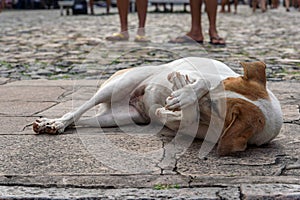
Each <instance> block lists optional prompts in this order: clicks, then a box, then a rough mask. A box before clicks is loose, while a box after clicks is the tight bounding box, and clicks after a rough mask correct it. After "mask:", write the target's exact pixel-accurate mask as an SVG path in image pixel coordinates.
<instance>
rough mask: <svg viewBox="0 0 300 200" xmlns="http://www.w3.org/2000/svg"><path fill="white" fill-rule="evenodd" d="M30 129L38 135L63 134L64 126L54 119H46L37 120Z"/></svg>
mask: <svg viewBox="0 0 300 200" xmlns="http://www.w3.org/2000/svg"><path fill="white" fill-rule="evenodd" d="M32 127H33V131H34V132H36V133H38V134H41V133H47V134H57V133H63V132H64V130H65V124H64V123H63V122H61V121H59V120H56V119H47V118H41V119H37V120H36V121H35V122H33V125H32Z"/></svg>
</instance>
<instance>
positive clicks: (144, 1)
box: [136, 0, 148, 36]
mask: <svg viewBox="0 0 300 200" xmlns="http://www.w3.org/2000/svg"><path fill="white" fill-rule="evenodd" d="M136 7H137V12H138V18H139V27H138V31H137V34H138V35H140V36H144V35H145V24H146V17H147V8H148V0H138V1H136Z"/></svg>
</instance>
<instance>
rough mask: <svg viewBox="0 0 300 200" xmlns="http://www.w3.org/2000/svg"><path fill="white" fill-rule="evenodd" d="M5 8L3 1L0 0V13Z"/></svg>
mask: <svg viewBox="0 0 300 200" xmlns="http://www.w3.org/2000/svg"><path fill="white" fill-rule="evenodd" d="M4 8H5V0H0V12H1V11H2V9H4Z"/></svg>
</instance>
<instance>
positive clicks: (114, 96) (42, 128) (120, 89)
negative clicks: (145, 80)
mask: <svg viewBox="0 0 300 200" xmlns="http://www.w3.org/2000/svg"><path fill="white" fill-rule="evenodd" d="M129 79H130V77H129V78H127V77H126V76H125V77H124V76H122V75H118V76H116V77H115V78H114V79H112V80H110V81H109V82H106V83H105V84H103V86H102V87H101V88H100V89H99V90H98V92H97V93H96V94H95V95H94V96H93V97H92V98H91V99H90V100H88V101H87V102H85V103H84V104H83V105H82V106H80V107H79V108H77V109H76V110H75V111H72V112H69V113H67V114H65V115H64V116H62V117H61V118H58V119H47V118H41V119H37V120H36V121H35V122H34V123H33V130H34V131H35V132H36V133H50V134H55V133H63V132H64V130H65V128H66V127H68V126H70V125H71V124H73V123H74V122H77V121H78V120H79V118H80V117H81V115H82V114H84V113H85V112H86V111H88V110H89V109H91V108H92V107H94V106H95V105H98V104H100V103H106V102H107V103H108V102H119V101H125V102H126V99H128V101H129V94H130V93H131V91H133V90H134V88H136V87H137V85H138V84H139V82H135V83H132V81H130V80H129Z"/></svg>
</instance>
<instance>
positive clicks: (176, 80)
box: [168, 72, 192, 90]
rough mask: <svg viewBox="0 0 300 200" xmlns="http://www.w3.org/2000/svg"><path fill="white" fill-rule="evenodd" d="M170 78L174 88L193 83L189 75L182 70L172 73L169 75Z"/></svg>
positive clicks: (177, 88)
mask: <svg viewBox="0 0 300 200" xmlns="http://www.w3.org/2000/svg"><path fill="white" fill-rule="evenodd" d="M168 80H169V82H170V83H172V84H173V88H172V89H173V90H179V89H181V88H183V87H184V86H186V85H188V84H191V83H192V81H191V80H190V78H189V77H188V75H184V74H181V73H180V72H172V73H170V74H169V75H168Z"/></svg>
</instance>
